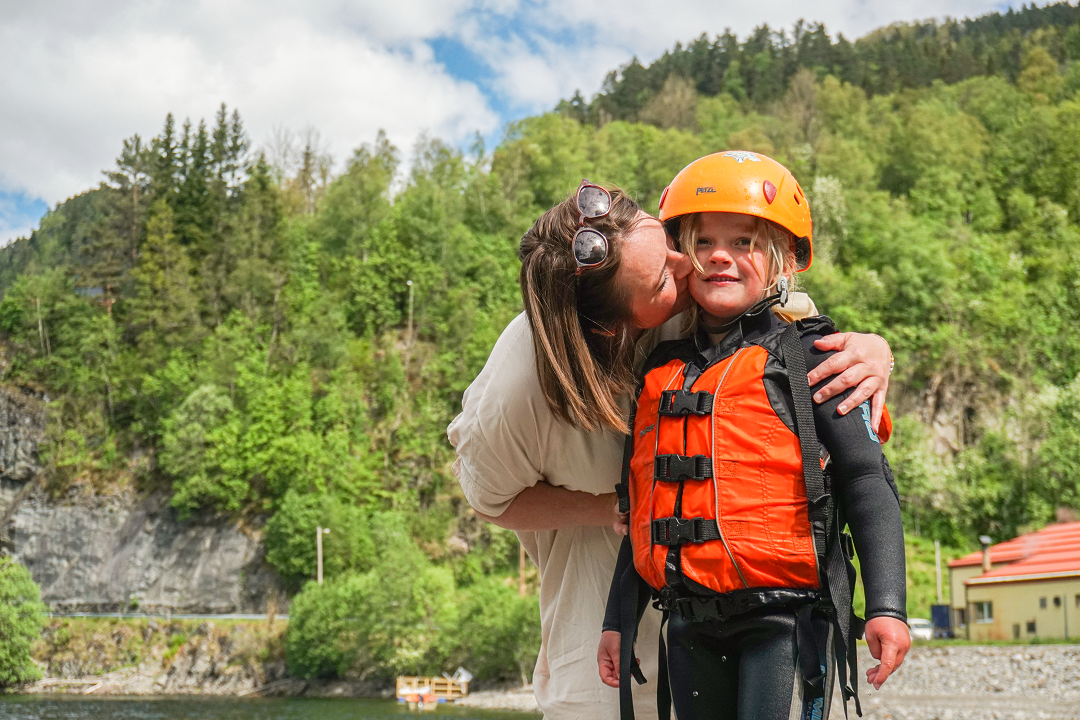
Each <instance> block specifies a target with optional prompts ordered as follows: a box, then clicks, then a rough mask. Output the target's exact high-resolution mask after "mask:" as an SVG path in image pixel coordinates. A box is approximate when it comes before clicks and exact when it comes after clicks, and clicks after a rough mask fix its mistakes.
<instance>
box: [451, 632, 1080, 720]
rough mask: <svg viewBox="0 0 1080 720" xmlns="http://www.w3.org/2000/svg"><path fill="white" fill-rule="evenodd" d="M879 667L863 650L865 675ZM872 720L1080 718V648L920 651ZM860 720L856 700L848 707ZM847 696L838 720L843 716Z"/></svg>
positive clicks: (524, 701)
mask: <svg viewBox="0 0 1080 720" xmlns="http://www.w3.org/2000/svg"><path fill="white" fill-rule="evenodd" d="M876 664H877V663H876V662H875V661H874V660H873V659H872V658H871V657H870V653H869V651H868V650H867V649H866V646H865V645H864V646H861V647H860V648H859V673H860V675H863V674H864V673H865V672H866V669H867V668H869V667H871V666H872V665H876ZM859 693H860V697H861V698H862V707H863V718H864V720H1036V719H1038V720H1043V719H1046V720H1066V719H1068V720H1077V719H1080V645H1002V646H970V645H969V646H964V645H956V646H950V647H928V646H915V647H913V648H912V649H911V652H910V653H909V654H908V656H907V660H906V661H905V662H904V666H903V667H902V668H901V669H900V671H899V672H897V673H896V674H895V675H893V676H892V677H891V678H889V681H888V682H887V683H886V684H885V685H884V686H883V687H882V688H881V690H880V691H875V690H874V689H873V688H872V687H870V686H869V685H867V684H866V680H865V676H864V677H863V682H862V684H861V685H860V686H859ZM458 704H459V705H468V706H470V707H477V708H499V709H505V710H526V711H530V710H531V711H534V712H535V711H537V706H536V700H535V698H533V695H532V688H531V687H524V688H517V689H514V690H508V691H485V692H477V693H473V694H471V695H470V696H469V697H468V698H466V699H465V700H463V701H459V702H458ZM848 711H849V714H850V717H851V718H852V719H853V720H854V718H855V717H856V716H855V706H854V703H852V704H850V705H849V708H848ZM843 712H844V711H843V708H842V706H841V704H840V699H839V694H837V695H836V696H835V698H834V700H833V709H832V717H833V718H842V717H843V716H844V715H843Z"/></svg>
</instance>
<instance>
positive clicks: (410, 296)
mask: <svg viewBox="0 0 1080 720" xmlns="http://www.w3.org/2000/svg"><path fill="white" fill-rule="evenodd" d="M405 284H406V285H408V286H409V347H412V341H413V335H412V331H413V327H412V309H413V285H412V280H407V281H406V282H405Z"/></svg>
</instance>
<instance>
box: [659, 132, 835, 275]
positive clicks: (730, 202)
mask: <svg viewBox="0 0 1080 720" xmlns="http://www.w3.org/2000/svg"><path fill="white" fill-rule="evenodd" d="M702 212H730V213H740V214H743V215H755V216H757V217H759V218H764V219H765V220H770V221H772V222H774V223H776V224H777V225H779V226H781V227H783V228H785V229H787V230H788V231H790V232H791V234H792V235H794V236H795V264H796V268H797V269H798V271H800V272H801V271H803V270H805V269H806V268H808V267H810V261H811V260H812V259H813V235H814V224H813V221H812V220H811V219H810V204H809V203H808V202H807V201H806V194H805V193H803V190H802V188H801V187H799V183H798V181H796V180H795V176H794V175H792V174H791V171H790V170H788V169H787V168H786V167H784V166H783V165H781V164H780V163H778V162H776V161H775V160H773V159H772V158H771V157H766V156H765V155H762V154H761V153H755V152H749V151H747V150H728V151H726V152H719V153H714V154H712V155H706V156H705V157H703V158H698V159H697V160H695V161H694V162H692V163H690V164H689V165H687V166H686V167H684V168H683V169H682V170H681V171H680V172H679V174H678V175H676V176H675V179H674V180H672V181H671V184H670V185H668V186H667V188H666V189H665V190H664V194H663V195H661V196H660V220H661V221H662V222H664V223H665V224H666V223H667V221H668V220H672V219H675V218H678V217H680V216H682V215H689V214H691V213H702Z"/></svg>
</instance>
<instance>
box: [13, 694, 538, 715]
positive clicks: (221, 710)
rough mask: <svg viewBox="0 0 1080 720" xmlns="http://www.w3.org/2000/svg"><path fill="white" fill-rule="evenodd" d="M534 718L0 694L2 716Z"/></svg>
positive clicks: (447, 708) (375, 706)
mask: <svg viewBox="0 0 1080 720" xmlns="http://www.w3.org/2000/svg"><path fill="white" fill-rule="evenodd" d="M408 716H412V717H413V718H417V720H419V718H431V720H536V719H537V718H539V717H540V716H539V715H536V714H532V713H521V712H511V711H506V710H475V709H472V708H463V707H454V706H453V705H440V706H439V707H438V709H437V710H435V711H434V712H425V713H419V712H415V711H410V710H409V709H408V708H407V707H406V706H405V705H403V704H400V703H397V702H395V701H393V700H322V699H312V698H287V699H277V698H275V699H268V698H266V699H264V698H259V699H250V700H249V699H243V698H188V697H184V698H178V697H162V698H95V699H93V700H90V699H86V698H80V697H64V696H48V695H22V696H18V695H14V696H12V695H9V696H6V697H4V696H0V719H2V720H189V719H190V720H196V719H197V720H391V719H393V720H405V718H406V717H408Z"/></svg>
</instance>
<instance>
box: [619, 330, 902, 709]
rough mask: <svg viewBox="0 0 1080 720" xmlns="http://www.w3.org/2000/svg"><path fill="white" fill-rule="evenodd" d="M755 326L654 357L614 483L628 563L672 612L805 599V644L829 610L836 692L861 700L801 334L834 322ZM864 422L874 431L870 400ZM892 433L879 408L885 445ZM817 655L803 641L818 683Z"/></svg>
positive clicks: (626, 630) (733, 610) (816, 688)
mask: <svg viewBox="0 0 1080 720" xmlns="http://www.w3.org/2000/svg"><path fill="white" fill-rule="evenodd" d="M753 322H754V323H755V324H756V323H760V322H761V319H760V318H759V319H758V320H756V321H753ZM764 322H766V323H769V325H770V326H772V327H771V329H769V330H768V331H766V332H764V333H763V334H760V335H758V336H756V337H755V338H754V339H752V340H745V339H743V336H742V330H741V328H737V329H736V330H733V331H732V335H731V336H729V338H727V339H725V341H724V342H722V343H720V344H719V345H717V346H714V347H712V348H709V349H707V350H705V351H699V350H698V348H697V346H696V345H695V343H694V341H693V340H683V341H675V342H672V343H665V344H663V345H661V346H660V347H658V348H657V350H656V351H654V353H653V354H652V355H651V356H650V360H649V363H648V364H647V365H646V368H645V373H644V377H643V379H642V383H641V386H640V389H639V393H638V398H637V402H636V404H635V406H634V411H633V414H632V416H631V421H630V434H629V435H628V436H627V440H626V448H625V453H624V456H623V477H622V481H621V482H620V484H619V486H618V487H617V489H618V491H619V499H620V509H621V510H622V511H623V512H627V511H628V512H629V524H630V538H629V539H630V543H631V546H632V550H633V556H634V567H635V569H636V575H637V576H639V577H640V581H643V582H644V583H646V584H647V585H648V586H649V587H651V588H652V590H653V594H654V596H659V600H660V606H661V607H662V609H664V610H665V612H667V611H668V610H672V609H675V610H678V611H679V612H681V613H683V614H684V615H686V616H687V617H689V618H690V619H692V620H698V619H701V620H705V619H723V618H725V617H729V616H731V615H735V614H738V613H741V612H745V611H748V610H753V609H755V608H759V607H763V606H779V605H783V606H787V607H789V608H801V609H800V610H798V613H799V615H798V616H799V623H798V624H799V627H800V639H799V642H800V645H802V643H804V642H808V643H810V644H811V645H812V644H813V642H815V641H814V639H813V638H806V637H804V636H805V632H804V631H805V630H806V628H807V627H808V626H809V622H808V621H807V619H808V618H809V617H810V613H811V612H823V613H825V615H826V616H827V617H830V618H832V622H833V623H835V627H836V629H837V631H838V632H837V634H836V641H837V643H838V646H839V647H841V648H842V653H841V655H838V656H837V663H838V669H839V670H840V675H839V680H840V682H841V688H842V690H843V694H844V697H845V699H847V698H849V697H853V698H855V700H856V708H857V710H858V708H859V705H858V696H857V694H856V692H855V687H854V685H853V684H850V683H849V682H848V679H849V678H854V677H855V674H856V666H855V644H854V643H855V639H856V638H857V637H859V636H860V635H861V633H862V630H861V627H862V621H861V620H860V619H859V618H857V617H856V616H855V615H854V613H853V612H852V609H851V599H852V589H853V587H854V585H853V583H854V580H855V577H854V574H855V573H854V568H853V566H852V565H851V562H850V561H851V554H852V553H851V546H850V538H849V537H847V536H846V534H844V533H843V532H842V530H843V528H841V527H839V525H840V522H841V521H840V518H839V517H838V515H837V513H836V507H835V504H834V502H833V500H832V497H831V495H830V488H829V487H828V479H827V477H826V475H825V474H824V473H823V468H824V467H825V464H826V460H825V459H824V458H823V450H822V448H821V445H820V444H819V442H818V439H817V434H816V431H815V428H814V418H813V408H812V403H811V399H810V389H809V387H808V386H807V383H806V357H805V351H804V350H803V347H802V344H801V339H800V335H801V334H802V333H805V332H820V333H821V334H827V333H830V332H833V328H832V324H831V322H830V321H829V320H828V319H827V318H823V317H822V318H810V319H808V320H804V321H799V322H797V323H795V324H792V325H787V326H783V327H779V328H778V327H775V322H776V321H773V320H771V316H770V318H769V319H766V320H765V321H764ZM766 327H768V326H766ZM863 418H864V420H865V422H866V424H867V427H868V429H869V430H870V432H871V433H872V432H873V429H872V428H870V418H869V412H868V410H867V411H865V412H864V416H863ZM800 420H801V422H800ZM891 429H892V423H891V419H890V418H889V417H888V413H887V412H886V414H885V416H884V419H883V422H882V424H881V432H880V433H879V434H878V437H879V438H880V439H881V441H882V442H884V441H885V440H886V439H887V438H888V435H889V433H890V431H891ZM804 457H811V458H812V460H811V461H810V462H808V463H807V462H804ZM640 581H637V580H633V579H631V578H630V577H629V575H627V576H624V577H623V578H622V579H621V585H620V587H621V590H620V598H621V600H620V603H621V608H622V609H621V615H622V623H623V624H622V632H623V641H622V642H623V647H622V675H623V677H622V682H623V683H625V684H624V685H623V684H621V685H620V697H621V703H622V716H623V717H624V718H630V717H633V702H632V699H631V696H630V691H629V688H630V682H629V679H630V675H631V674H632V673H637V674H635V677H637V679H638V681H639V682H642V681H643V680H644V678H642V677H638V675H639V674H640V673H639V671H637V667H636V661H635V660H634V658H633V650H632V646H633V640H634V638H635V637H636V627H637V625H636V621H634V620H633V616H634V613H635V610H634V608H635V607H636V608H637V610H636V612H637V613H640V611H641V609H642V606H641V605H640V603H639V597H640V592H639V590H638V589H636V584H635V583H636V582H640ZM638 617H640V614H639V615H638ZM820 642H825V640H820ZM804 650H805V651H804ZM817 657H818V655H817V652H816V651H809V648H805V649H800V666H801V673H802V676H803V678H804V680H806V681H807V683H809V684H810V686H812V692H817V693H820V692H822V691H823V690H822V687H823V686H822V679H823V677H824V675H823V674H820V673H819V668H818V666H817V660H816V658H817ZM842 657H843V659H841V658H842ZM845 660H846V662H845ZM845 665H846V667H844V666H845ZM662 680H663V679H662ZM661 688H662V689H663V688H664V684H663V683H662V684H661ZM661 705H663V702H661ZM858 711H859V712H860V714H861V710H858Z"/></svg>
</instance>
